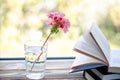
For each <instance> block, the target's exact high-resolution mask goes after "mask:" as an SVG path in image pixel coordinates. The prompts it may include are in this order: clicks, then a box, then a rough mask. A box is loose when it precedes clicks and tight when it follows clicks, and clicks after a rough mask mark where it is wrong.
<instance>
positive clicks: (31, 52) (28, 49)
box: [24, 40, 47, 79]
mask: <svg viewBox="0 0 120 80" xmlns="http://www.w3.org/2000/svg"><path fill="white" fill-rule="evenodd" d="M43 44H44V42H43V41H39V40H34V41H33V40H29V41H27V42H25V44H24V50H25V65H26V77H27V78H29V79H42V78H44V77H45V63H46V57H47V44H45V45H44V47H43Z"/></svg>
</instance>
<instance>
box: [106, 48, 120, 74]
mask: <svg viewBox="0 0 120 80" xmlns="http://www.w3.org/2000/svg"><path fill="white" fill-rule="evenodd" d="M109 64H110V66H109V69H108V71H109V72H119V73H120V50H111V53H110V62H109Z"/></svg>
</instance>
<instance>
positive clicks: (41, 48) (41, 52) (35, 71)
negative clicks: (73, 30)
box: [25, 12, 70, 79]
mask: <svg viewBox="0 0 120 80" xmlns="http://www.w3.org/2000/svg"><path fill="white" fill-rule="evenodd" d="M64 17H65V14H63V13H58V12H52V13H50V14H49V15H48V21H47V22H46V24H47V25H48V26H50V27H51V31H50V33H49V35H48V37H47V38H46V40H45V41H42V42H41V41H29V42H27V43H26V44H25V52H26V53H25V60H26V76H27V77H28V78H31V79H41V78H43V77H44V76H45V62H46V54H47V53H46V51H47V41H48V39H49V38H50V36H51V35H52V34H56V33H58V32H59V30H63V32H64V33H66V32H68V29H69V28H70V22H69V20H68V19H66V18H64ZM29 55H30V56H29ZM31 55H32V56H31Z"/></svg>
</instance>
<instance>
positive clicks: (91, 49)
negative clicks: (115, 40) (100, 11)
mask: <svg viewBox="0 0 120 80" xmlns="http://www.w3.org/2000/svg"><path fill="white" fill-rule="evenodd" d="M73 50H74V51H75V52H77V53H79V54H78V55H77V56H76V58H75V60H74V61H73V64H72V66H71V69H70V72H71V73H74V72H78V71H84V76H85V78H87V79H88V80H114V79H115V80H117V79H118V80H120V50H112V49H111V48H110V45H109V43H108V41H107V39H106V37H105V36H104V34H103V33H102V31H101V30H100V29H99V27H98V26H97V25H96V24H93V25H92V26H91V28H90V29H88V30H87V31H86V32H85V33H84V34H83V35H82V36H81V37H80V38H79V40H78V41H77V42H76V44H75V46H74V49H73Z"/></svg>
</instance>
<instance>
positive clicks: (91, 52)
mask: <svg viewBox="0 0 120 80" xmlns="http://www.w3.org/2000/svg"><path fill="white" fill-rule="evenodd" d="M74 50H75V51H77V52H79V53H82V54H84V55H86V56H89V57H92V58H95V59H97V60H100V61H103V62H104V63H106V60H105V58H104V57H103V55H102V54H101V53H100V52H99V51H97V49H96V48H95V46H94V45H90V44H89V43H88V42H87V41H85V40H84V38H83V36H81V37H80V39H79V40H78V41H77V43H76V44H75V46H74ZM106 64H107V63H106Z"/></svg>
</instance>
